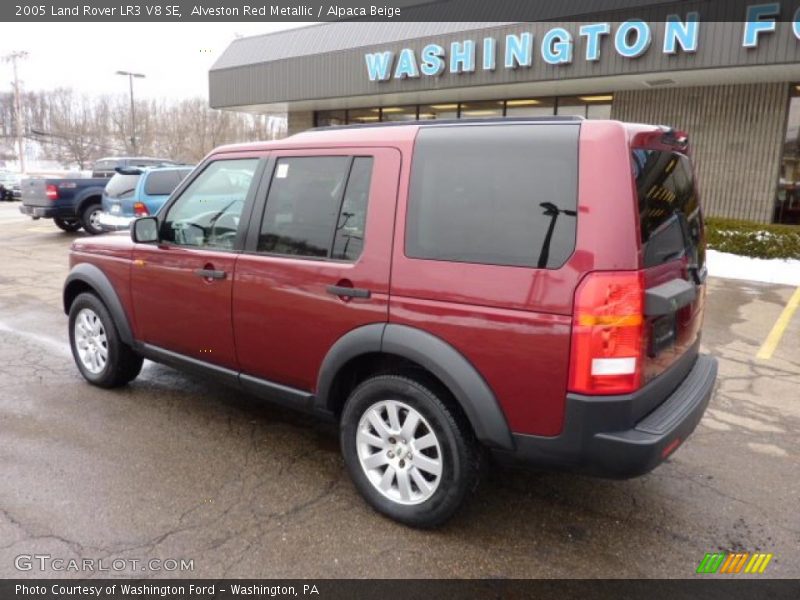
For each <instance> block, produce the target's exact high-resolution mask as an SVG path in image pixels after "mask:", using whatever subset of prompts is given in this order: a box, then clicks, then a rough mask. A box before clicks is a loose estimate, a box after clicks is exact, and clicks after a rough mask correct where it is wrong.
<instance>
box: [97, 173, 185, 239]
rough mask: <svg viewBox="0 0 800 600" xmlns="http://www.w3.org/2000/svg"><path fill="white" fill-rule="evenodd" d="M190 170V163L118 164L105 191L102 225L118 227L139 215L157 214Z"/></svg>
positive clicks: (105, 227) (126, 227)
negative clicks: (163, 164)
mask: <svg viewBox="0 0 800 600" xmlns="http://www.w3.org/2000/svg"><path fill="white" fill-rule="evenodd" d="M191 171H192V167H190V166H181V167H173V166H170V167H160V166H159V167H117V173H116V175H114V176H113V177H112V178H111V179H110V180H109V181H108V184H107V185H106V188H105V191H104V192H103V212H101V213H100V218H99V222H100V227H102V228H103V229H104V230H105V231H119V230H122V229H128V228H129V227H130V224H131V222H133V220H134V219H136V218H138V217H146V216H148V215H155V214H156V213H157V212H158V210H159V209H160V208H161V206H162V205H163V204H164V202H166V201H167V198H169V195H170V194H171V193H172V191H173V190H174V189H175V188H176V187H177V186H178V184H179V183H180V182H181V181H182V180H183V178H184V177H186V176H187V175H188V174H189V173H190V172H191Z"/></svg>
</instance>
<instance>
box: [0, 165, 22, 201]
mask: <svg viewBox="0 0 800 600" xmlns="http://www.w3.org/2000/svg"><path fill="white" fill-rule="evenodd" d="M21 181H22V176H21V175H19V174H18V173H10V172H8V171H5V172H0V200H9V201H10V200H19V199H21V198H22V191H21V188H20V182H21Z"/></svg>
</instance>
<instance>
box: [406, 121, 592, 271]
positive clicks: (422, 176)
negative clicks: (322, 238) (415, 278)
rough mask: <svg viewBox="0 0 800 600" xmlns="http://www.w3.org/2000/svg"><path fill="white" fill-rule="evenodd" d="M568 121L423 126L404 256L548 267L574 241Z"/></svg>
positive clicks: (574, 147) (574, 151)
mask: <svg viewBox="0 0 800 600" xmlns="http://www.w3.org/2000/svg"><path fill="white" fill-rule="evenodd" d="M578 132H579V126H578V125H573V124H569V125H564V124H546V125H519V124H514V125H475V126H463V127H462V126H451V127H430V128H423V129H422V130H420V132H419V134H418V135H417V141H416V146H415V149H414V159H413V162H412V165H411V188H410V192H409V203H408V214H407V221H406V254H407V256H409V257H411V258H425V259H429V260H441V261H452V262H468V263H482V264H492V265H507V266H518V267H534V268H558V267H560V266H561V265H563V264H564V262H566V260H567V258H568V257H569V256H570V255H571V254H572V252H573V251H574V249H575V227H576V205H577V195H578V194H577V182H578Z"/></svg>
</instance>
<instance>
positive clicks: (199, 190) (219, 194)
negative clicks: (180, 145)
mask: <svg viewBox="0 0 800 600" xmlns="http://www.w3.org/2000/svg"><path fill="white" fill-rule="evenodd" d="M257 166H258V159H257V158H249V159H237V160H218V161H215V162H213V163H211V164H209V165H208V167H206V168H205V170H203V172H202V173H201V174H200V175H198V176H197V178H196V179H195V180H194V181H192V183H191V184H189V187H187V188H186V189H185V190H184V191H183V193H182V194H181V195H180V197H179V198H178V199H177V200H176V201H175V203H174V204H172V206H170V208H169V212H168V213H167V216H166V218H165V220H164V224H163V230H162V239H163V240H164V241H166V242H172V243H173V244H178V245H181V246H195V247H201V248H212V249H219V250H232V249H233V248H234V242H235V240H236V234H237V232H238V230H239V219H240V217H241V214H242V208H243V207H244V202H245V199H246V198H247V193H248V191H249V190H250V186H251V184H252V182H253V176H254V174H255V172H256V167H257Z"/></svg>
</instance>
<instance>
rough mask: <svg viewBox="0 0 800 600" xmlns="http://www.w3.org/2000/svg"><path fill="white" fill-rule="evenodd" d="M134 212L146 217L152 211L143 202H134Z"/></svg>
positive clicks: (138, 215)
mask: <svg viewBox="0 0 800 600" xmlns="http://www.w3.org/2000/svg"><path fill="white" fill-rule="evenodd" d="M133 214H134V215H136V216H137V217H146V216H147V215H149V214H150V211H149V210H147V206H146V205H145V204H144V203H143V202H134V203H133Z"/></svg>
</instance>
